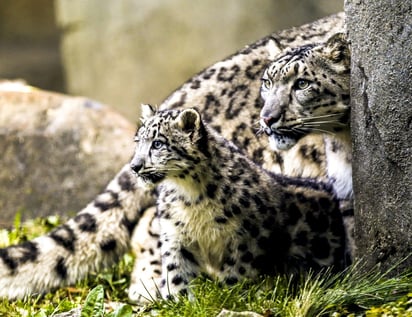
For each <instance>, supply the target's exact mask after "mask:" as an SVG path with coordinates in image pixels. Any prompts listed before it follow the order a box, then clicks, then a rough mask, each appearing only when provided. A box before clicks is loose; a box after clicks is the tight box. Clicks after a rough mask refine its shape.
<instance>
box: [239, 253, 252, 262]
mask: <svg viewBox="0 0 412 317" xmlns="http://www.w3.org/2000/svg"><path fill="white" fill-rule="evenodd" d="M240 260H241V261H242V262H245V263H250V262H252V261H253V254H252V253H250V252H249V251H246V252H245V253H244V254H243V255H242V256H241V257H240Z"/></svg>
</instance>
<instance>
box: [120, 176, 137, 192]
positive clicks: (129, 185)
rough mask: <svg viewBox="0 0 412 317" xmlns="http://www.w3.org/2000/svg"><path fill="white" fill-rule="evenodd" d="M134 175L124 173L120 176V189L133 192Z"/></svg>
mask: <svg viewBox="0 0 412 317" xmlns="http://www.w3.org/2000/svg"><path fill="white" fill-rule="evenodd" d="M131 177H132V175H131V174H130V173H129V172H123V173H122V174H120V176H119V185H120V188H121V189H122V190H124V191H127V192H129V191H132V190H133V189H134V185H133V184H134V182H133V181H132V178H131Z"/></svg>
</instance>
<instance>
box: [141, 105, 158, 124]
mask: <svg viewBox="0 0 412 317" xmlns="http://www.w3.org/2000/svg"><path fill="white" fill-rule="evenodd" d="M141 109H142V112H141V115H140V120H141V121H142V122H145V121H146V120H147V119H150V118H151V117H153V116H154V115H155V113H156V109H155V108H154V107H153V106H151V105H148V104H142V107H141Z"/></svg>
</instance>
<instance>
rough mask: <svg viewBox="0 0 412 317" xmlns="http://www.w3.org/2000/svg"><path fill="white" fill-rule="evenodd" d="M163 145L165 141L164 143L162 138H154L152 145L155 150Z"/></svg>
mask: <svg viewBox="0 0 412 317" xmlns="http://www.w3.org/2000/svg"><path fill="white" fill-rule="evenodd" d="M163 145H164V143H163V142H162V141H160V140H154V141H153V143H152V147H153V148H154V149H155V150H158V149H160V148H161V147H162V146H163Z"/></svg>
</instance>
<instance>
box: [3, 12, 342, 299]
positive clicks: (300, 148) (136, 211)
mask: <svg viewBox="0 0 412 317" xmlns="http://www.w3.org/2000/svg"><path fill="white" fill-rule="evenodd" d="M343 20H344V16H343V14H338V15H334V16H331V17H328V18H325V19H321V20H318V21H316V22H314V23H310V24H307V25H303V26H301V27H299V28H293V29H289V30H285V31H281V32H278V33H274V34H272V35H270V36H268V37H265V38H263V39H261V40H259V41H257V42H256V43H254V44H252V45H249V46H247V47H246V48H244V49H242V50H240V51H239V52H238V53H236V54H234V55H232V56H231V57H229V58H228V59H226V60H223V61H220V62H217V63H216V64H214V65H212V66H211V67H209V68H207V69H205V70H204V71H203V72H201V73H199V74H198V75H196V76H194V77H193V78H192V79H190V80H189V81H188V82H186V83H185V84H184V85H183V86H182V87H181V88H180V89H178V90H177V91H175V92H174V93H173V94H172V95H171V96H170V97H169V98H167V99H166V100H165V101H164V102H163V103H162V104H161V105H160V108H161V109H172V108H185V107H192V106H193V105H196V106H197V107H198V109H199V110H200V112H201V113H202V116H203V118H204V120H205V121H206V122H208V123H209V124H210V125H211V127H212V128H214V129H215V130H217V131H218V132H219V133H221V134H222V135H223V136H224V137H225V138H227V139H230V140H232V141H233V142H234V143H235V144H236V145H237V146H238V147H240V148H242V149H243V150H244V151H245V153H247V155H248V156H249V157H250V158H251V159H253V161H255V162H256V163H257V164H261V165H262V166H264V167H265V168H266V169H268V170H270V171H273V172H277V173H282V174H285V175H291V176H301V177H311V178H314V179H318V180H319V181H323V180H326V179H327V177H326V170H325V148H324V141H323V136H322V135H315V134H313V135H311V134H309V135H307V136H305V137H302V138H301V139H300V140H298V142H297V144H296V145H295V146H293V147H292V148H291V149H289V150H287V151H277V150H276V151H273V150H271V149H270V148H269V146H268V142H267V140H266V138H257V136H256V130H257V128H258V121H259V112H260V108H261V99H260V95H259V90H260V78H261V74H262V72H263V70H264V69H265V67H266V66H267V65H268V63H269V62H270V61H271V60H273V59H274V58H276V57H277V56H278V55H279V54H281V53H283V52H284V51H285V50H287V49H290V48H294V47H299V46H302V45H306V44H309V43H321V42H324V41H325V40H326V39H327V38H329V37H330V36H331V35H333V34H335V33H337V32H342V31H343V29H344V26H343V22H344V21H343ZM154 202H155V197H154V195H153V193H152V192H151V191H147V190H144V189H142V188H141V187H139V186H138V184H137V183H136V180H135V177H134V176H133V175H132V173H131V171H130V167H129V165H128V164H126V165H125V166H124V168H123V169H122V170H121V171H120V172H119V173H118V175H117V176H116V177H115V178H114V179H113V180H112V181H111V182H110V183H109V185H108V186H107V188H106V189H105V191H104V192H103V193H101V194H100V195H98V196H97V197H96V198H95V199H94V200H93V201H92V202H91V203H90V204H89V205H87V206H86V207H85V208H84V209H83V210H81V211H80V212H79V213H78V214H77V216H76V217H74V218H73V219H70V220H69V221H68V222H67V223H65V224H64V225H62V226H60V227H58V228H57V229H55V230H53V231H52V232H51V233H49V234H47V235H44V236H41V237H39V238H36V239H34V240H32V241H28V242H25V243H23V244H20V245H16V246H11V247H8V248H5V249H1V250H0V296H3V297H8V298H21V297H23V296H25V295H29V294H37V293H43V292H46V291H49V290H51V289H53V288H56V287H61V286H63V285H65V284H71V283H74V282H75V281H76V280H79V279H81V278H83V277H84V276H85V275H86V274H87V273H88V272H90V271H93V270H99V269H101V268H102V267H104V266H108V265H110V264H113V263H115V262H116V261H117V260H118V258H119V257H120V256H121V255H122V254H123V253H124V252H126V251H127V250H128V249H129V248H130V241H131V236H132V233H133V232H134V233H135V236H137V237H138V239H137V240H133V241H134V242H133V243H132V246H133V247H134V248H136V249H137V254H138V256H137V259H138V261H136V265H135V269H134V271H133V274H132V283H131V287H130V291H129V296H130V298H131V299H132V300H133V299H137V298H138V297H139V296H140V295H139V292H138V291H136V290H138V289H139V287H140V288H141V286H140V285H139V283H140V279H139V277H141V276H142V274H145V275H146V276H158V275H159V274H160V271H159V263H160V255H159V248H158V246H157V236H158V232H157V231H156V229H157V228H156V227H155V226H152V224H155V222H153V221H152V219H153V213H154V209H153V208H150V207H151V206H153V205H154ZM142 216H143V217H142ZM137 223H139V226H138V227H136V224H137ZM143 225H146V227H140V226H143ZM147 225H148V226H149V228H148V227H147ZM135 227H136V228H135ZM142 241H143V242H142ZM142 243H143V245H142ZM156 263H157V264H156Z"/></svg>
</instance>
